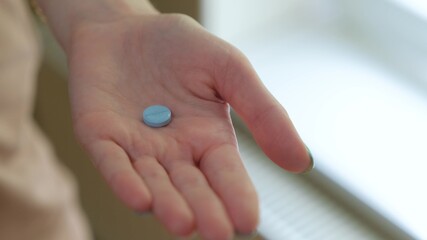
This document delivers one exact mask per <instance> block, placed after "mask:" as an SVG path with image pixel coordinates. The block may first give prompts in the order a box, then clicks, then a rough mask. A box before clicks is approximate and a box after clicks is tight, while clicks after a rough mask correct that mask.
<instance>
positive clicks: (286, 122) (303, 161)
mask: <svg viewBox="0 0 427 240" xmlns="http://www.w3.org/2000/svg"><path fill="white" fill-rule="evenodd" d="M221 72H222V73H223V74H222V76H221V77H219V78H216V79H217V81H222V82H219V83H218V86H219V88H218V91H219V94H220V95H221V96H222V97H223V98H224V100H226V101H227V102H228V103H230V105H231V106H232V107H233V109H234V110H235V111H236V113H237V114H238V115H239V116H240V117H241V118H242V120H243V121H244V122H245V124H246V125H247V126H248V128H249V130H250V131H251V133H252V135H253V136H254V138H255V141H256V142H257V143H258V145H259V146H260V147H261V148H262V150H263V151H264V153H265V154H266V155H267V156H268V157H269V158H270V159H271V160H272V161H273V162H275V163H276V164H277V165H279V166H280V167H282V168H284V169H286V170H288V171H290V172H294V173H301V172H305V171H308V170H310V169H311V168H312V166H313V160H312V157H311V154H310V153H309V151H308V150H307V148H306V147H305V145H304V143H303V141H302V140H301V138H300V137H299V135H298V133H297V131H296V129H295V127H294V126H293V124H292V122H291V120H290V118H289V116H288V114H287V112H286V111H285V109H284V108H283V107H282V105H281V104H280V103H279V102H278V101H277V100H276V99H275V98H274V97H273V96H272V95H271V93H270V92H269V91H268V90H267V89H266V87H265V86H264V84H263V83H262V82H261V80H260V79H259V77H258V75H257V74H256V72H255V70H254V69H253V67H252V66H251V64H250V63H249V61H248V59H247V58H246V57H245V56H244V55H243V54H241V53H240V52H239V51H237V50H236V51H235V52H233V53H232V54H231V55H230V58H229V61H228V63H227V66H226V69H222V71H221ZM218 75H219V74H218ZM219 76H220V75H219Z"/></svg>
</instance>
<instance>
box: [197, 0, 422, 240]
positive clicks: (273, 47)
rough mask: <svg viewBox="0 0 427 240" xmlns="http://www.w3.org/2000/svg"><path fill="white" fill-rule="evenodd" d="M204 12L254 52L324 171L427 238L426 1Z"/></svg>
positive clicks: (222, 32)
mask: <svg viewBox="0 0 427 240" xmlns="http://www.w3.org/2000/svg"><path fill="white" fill-rule="evenodd" d="M202 20H203V23H204V24H205V26H206V27H207V28H208V29H210V30H211V31H212V32H214V33H215V34H217V35H219V36H221V37H223V38H225V39H226V40H228V41H230V42H232V43H233V44H235V45H236V46H237V47H238V48H240V49H241V50H242V51H243V52H244V53H245V54H247V56H248V57H249V59H250V60H251V61H252V63H253V65H254V67H255V68H256V70H257V71H258V73H259V75H260V76H261V78H262V79H263V81H264V83H265V84H266V86H267V87H268V88H269V89H270V90H271V91H272V93H273V94H274V95H275V96H276V97H277V98H278V99H279V101H281V102H282V103H283V105H284V106H285V107H286V108H287V110H288V112H289V113H290V115H291V117H292V119H293V120H294V123H295V125H296V127H297V129H298V130H299V132H300V134H301V135H302V137H303V139H304V140H305V141H306V143H307V145H308V146H310V148H311V149H312V151H313V153H314V155H315V158H316V160H317V162H316V163H317V170H316V171H319V172H320V173H321V176H326V178H328V179H330V180H332V181H333V182H334V184H336V185H337V186H340V187H343V188H344V189H346V191H348V192H349V193H351V195H352V196H354V197H356V198H357V199H360V200H361V201H362V202H364V203H365V204H367V205H368V206H369V207H371V208H372V209H375V211H376V212H377V213H378V214H379V215H381V216H383V217H384V218H385V219H387V220H388V221H390V222H392V223H393V224H395V225H396V226H398V227H399V228H401V230H402V231H404V232H406V233H407V234H409V235H411V236H413V237H415V238H417V239H425V238H427V228H426V227H425V223H426V222H427V207H426V204H425V203H426V202H427V190H425V183H426V182H427V174H425V173H424V171H425V170H424V169H426V168H427V156H426V154H425V151H426V149H427V4H426V3H425V1H422V0H419V1H416V0H375V1H372V0H360V1H353V0H316V1H296V0H288V1H280V0H274V1H273V0H272V1H262V0H258V1H257V0H250V1H249V0H247V1H243V0H240V1H237V0H236V1H232V3H231V2H230V1H225V0H222V1H202ZM254 181H256V180H254ZM261 200H262V198H261Z"/></svg>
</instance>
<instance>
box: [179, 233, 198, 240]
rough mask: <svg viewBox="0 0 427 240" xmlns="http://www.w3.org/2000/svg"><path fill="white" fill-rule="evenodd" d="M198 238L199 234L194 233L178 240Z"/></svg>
mask: <svg viewBox="0 0 427 240" xmlns="http://www.w3.org/2000/svg"><path fill="white" fill-rule="evenodd" d="M196 237H197V232H194V233H192V234H190V235H188V236H185V237H178V238H177V240H194V239H196Z"/></svg>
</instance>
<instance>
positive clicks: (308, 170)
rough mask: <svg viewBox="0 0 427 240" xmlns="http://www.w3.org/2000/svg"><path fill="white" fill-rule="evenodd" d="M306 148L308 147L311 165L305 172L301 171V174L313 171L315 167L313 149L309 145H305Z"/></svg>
mask: <svg viewBox="0 0 427 240" xmlns="http://www.w3.org/2000/svg"><path fill="white" fill-rule="evenodd" d="M305 149H307V153H308V156H309V157H310V165H309V166H308V167H307V168H306V169H305V170H304V171H303V172H301V174H304V173H309V172H311V170H313V168H314V160H313V154H311V151H310V149H309V148H308V147H307V145H306V146H305Z"/></svg>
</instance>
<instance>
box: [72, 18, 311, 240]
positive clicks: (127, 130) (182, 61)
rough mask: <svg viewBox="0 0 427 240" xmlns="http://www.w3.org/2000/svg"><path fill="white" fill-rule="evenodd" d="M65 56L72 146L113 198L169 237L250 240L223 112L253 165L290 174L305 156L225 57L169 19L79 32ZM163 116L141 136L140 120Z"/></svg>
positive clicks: (247, 70)
mask: <svg viewBox="0 0 427 240" xmlns="http://www.w3.org/2000/svg"><path fill="white" fill-rule="evenodd" d="M74 38H75V40H74V41H73V42H74V45H73V46H72V48H71V52H70V54H69V64H70V73H71V79H70V95H71V98H72V108H73V117H74V125H75V129H76V134H77V136H78V139H79V140H80V141H81V143H82V145H83V146H84V147H85V148H86V149H87V151H88V152H89V153H90V154H91V156H92V158H93V162H94V164H95V165H96V167H97V168H98V169H99V170H100V172H101V173H102V174H103V176H104V177H105V179H106V180H107V182H108V184H109V185H110V186H111V188H112V189H113V191H114V192H115V193H116V194H117V195H118V197H119V198H120V199H121V200H122V201H123V202H124V203H125V204H126V205H128V206H129V207H130V208H132V209H134V210H136V211H139V212H144V211H153V213H154V214H155V215H156V216H157V217H158V219H159V220H160V221H161V222H162V223H163V224H164V225H165V226H166V228H167V229H168V230H169V231H171V232H172V233H173V234H176V235H180V236H183V235H186V234H189V233H191V232H192V231H193V230H195V229H197V231H199V233H200V234H201V235H202V236H203V237H204V238H206V239H229V238H230V237H231V236H232V235H233V233H234V231H237V232H241V233H250V232H251V231H253V230H254V229H255V228H256V225H257V223H258V202H257V201H258V200H257V196H256V192H255V190H254V188H253V186H252V184H251V182H250V179H249V177H248V175H247V173H246V171H245V169H244V167H243V165H242V162H241V159H240V156H239V153H238V147H237V142H236V138H235V133H234V129H233V126H232V123H231V120H230V115H229V108H230V107H229V104H230V105H231V106H232V107H233V108H234V109H235V110H236V112H237V113H238V114H239V115H240V116H241V117H242V118H243V120H244V121H245V122H246V124H247V125H248V127H249V129H250V130H251V132H252V133H253V134H254V137H255V139H256V140H257V142H258V143H259V144H260V146H261V147H262V148H263V150H264V151H265V153H266V154H267V155H268V156H269V157H270V158H271V159H272V160H273V161H274V162H276V163H277V164H278V165H279V166H281V167H283V168H286V169H287V170H290V171H293V172H302V171H304V170H305V169H306V168H307V167H308V166H309V165H310V159H309V156H308V154H307V152H306V150H305V147H304V145H303V143H302V142H301V140H300V139H299V137H298V135H297V133H296V131H295V130H294V128H293V126H292V124H291V123H290V121H289V119H288V117H287V115H286V113H285V111H284V109H283V108H282V107H281V106H280V104H278V103H277V101H275V100H274V98H273V97H272V96H271V95H270V94H269V93H268V91H267V90H266V89H265V88H264V87H263V85H262V84H261V82H260V81H259V79H258V77H257V76H256V74H255V72H254V71H253V69H252V68H251V66H250V64H249V63H248V61H247V60H246V59H245V58H244V57H243V56H242V55H241V54H240V53H239V52H238V51H237V50H236V49H234V48H233V47H231V46H230V45H228V44H227V43H225V42H223V41H221V40H219V39H218V38H216V37H214V36H212V35H210V34H209V33H207V32H206V31H205V30H203V28H201V27H200V26H199V25H198V24H197V23H196V22H194V21H193V20H191V19H189V18H188V17H184V16H181V15H161V16H141V17H135V18H129V19H120V20H117V21H112V22H109V23H102V24H97V25H91V26H85V27H84V28H81V30H80V31H79V32H78V34H76V35H75V36H74ZM154 104H162V105H165V106H168V107H169V108H170V109H171V110H172V115H173V119H172V122H171V123H170V124H169V125H168V126H166V127H163V128H150V127H148V126H146V125H145V124H143V123H142V122H141V113H142V111H143V110H144V109H145V108H146V107H148V106H150V105H154Z"/></svg>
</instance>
